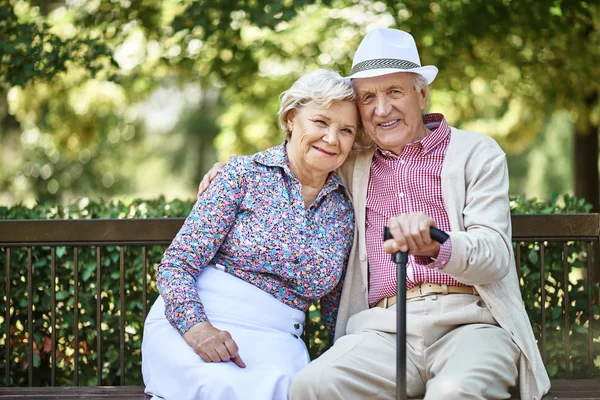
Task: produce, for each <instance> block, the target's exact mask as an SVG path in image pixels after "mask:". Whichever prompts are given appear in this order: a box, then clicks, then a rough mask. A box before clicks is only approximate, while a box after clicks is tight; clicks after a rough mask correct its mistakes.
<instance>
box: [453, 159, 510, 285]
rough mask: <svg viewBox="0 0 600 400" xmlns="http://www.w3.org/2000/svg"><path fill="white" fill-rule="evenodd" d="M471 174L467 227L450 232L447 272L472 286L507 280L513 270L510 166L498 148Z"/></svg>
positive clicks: (466, 209) (468, 184)
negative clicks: (460, 230) (450, 249)
mask: <svg viewBox="0 0 600 400" xmlns="http://www.w3.org/2000/svg"><path fill="white" fill-rule="evenodd" d="M469 172H470V176H469V174H467V182H466V184H467V187H466V196H465V205H464V207H463V211H462V215H463V224H464V227H465V231H462V232H450V238H451V240H452V254H451V256H450V260H449V262H448V264H447V265H446V267H445V268H444V273H447V274H449V275H451V276H453V277H455V278H456V279H457V280H459V281H460V282H463V283H466V284H469V285H485V284H489V283H492V282H496V281H499V280H501V279H503V278H504V277H505V276H506V275H507V274H508V273H509V271H510V268H511V254H512V243H511V232H510V205H509V199H508V167H507V165H506V157H505V155H504V153H503V152H502V151H501V150H500V149H499V148H498V151H497V152H495V155H494V156H493V157H491V158H490V159H488V160H486V161H485V162H484V163H480V167H479V168H475V169H474V170H473V171H469Z"/></svg>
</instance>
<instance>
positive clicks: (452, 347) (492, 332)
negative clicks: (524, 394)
mask: <svg viewBox="0 0 600 400" xmlns="http://www.w3.org/2000/svg"><path fill="white" fill-rule="evenodd" d="M406 309H407V335H406V336H407V345H406V348H407V357H408V360H407V363H406V364H407V367H406V368H407V377H406V380H407V388H406V390H407V394H408V396H409V397H418V396H423V395H425V399H427V400H432V399H433V400H435V399H444V400H448V399H457V400H458V399H461V400H464V399H486V400H487V399H507V398H510V395H509V393H508V391H509V388H510V387H512V386H514V385H515V384H516V381H517V375H518V371H517V362H518V359H519V354H520V351H519V348H518V347H517V345H516V344H515V343H514V342H513V341H512V340H511V338H510V336H509V335H508V334H507V333H506V332H505V331H504V330H503V329H502V328H500V327H499V326H498V324H497V323H496V321H495V320H494V318H493V317H492V315H491V314H490V312H489V311H488V309H487V308H486V306H485V304H484V303H483V301H482V300H481V298H480V297H479V296H474V295H468V294H449V295H445V296H427V297H423V298H416V299H411V300H409V301H408V303H407V307H406ZM395 315H396V307H395V306H392V307H390V308H389V309H383V308H378V307H376V308H372V309H370V310H365V311H363V312H360V313H358V314H356V315H354V316H352V318H350V320H349V321H348V327H347V328H348V329H347V335H345V336H343V337H341V338H340V339H339V340H337V341H336V342H335V344H334V345H333V346H332V347H331V348H330V349H329V350H328V351H326V352H325V353H324V354H322V355H321V356H320V357H319V358H317V359H316V360H315V361H313V362H312V363H310V364H309V365H308V366H307V367H305V368H304V369H303V370H301V371H300V372H299V373H298V374H297V375H296V376H295V377H294V379H293V381H292V386H291V388H290V394H289V399H290V400H309V399H323V400H330V399H331V400H333V399H344V400H353V399H394V398H395V390H396V382H395V381H396V361H395V357H396V317H395Z"/></svg>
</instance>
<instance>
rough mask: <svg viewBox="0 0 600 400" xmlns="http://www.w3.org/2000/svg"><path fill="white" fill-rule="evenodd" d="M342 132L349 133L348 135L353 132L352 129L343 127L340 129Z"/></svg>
mask: <svg viewBox="0 0 600 400" xmlns="http://www.w3.org/2000/svg"><path fill="white" fill-rule="evenodd" d="M342 132H345V133H349V134H350V135H354V132H352V129H348V128H344V129H342Z"/></svg>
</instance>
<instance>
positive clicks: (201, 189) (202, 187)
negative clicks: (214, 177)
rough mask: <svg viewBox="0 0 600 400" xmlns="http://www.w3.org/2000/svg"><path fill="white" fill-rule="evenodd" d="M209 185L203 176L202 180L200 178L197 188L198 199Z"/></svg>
mask: <svg viewBox="0 0 600 400" xmlns="http://www.w3.org/2000/svg"><path fill="white" fill-rule="evenodd" d="M209 184H210V180H209V178H207V177H206V175H205V176H204V178H202V181H201V182H200V185H199V186H198V197H200V196H201V195H202V193H204V192H205V191H206V189H208V185H209Z"/></svg>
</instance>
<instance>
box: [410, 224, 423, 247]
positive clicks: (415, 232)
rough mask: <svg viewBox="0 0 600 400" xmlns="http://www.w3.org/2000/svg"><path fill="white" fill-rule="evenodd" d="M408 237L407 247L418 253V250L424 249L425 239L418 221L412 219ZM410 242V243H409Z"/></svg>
mask: <svg viewBox="0 0 600 400" xmlns="http://www.w3.org/2000/svg"><path fill="white" fill-rule="evenodd" d="M408 229H410V235H409V239H408V247H409V248H410V249H411V250H412V251H413V252H415V251H418V250H419V249H421V248H423V247H425V239H424V237H423V232H422V231H421V224H420V220H419V219H413V220H412V221H410V226H409V228H408ZM411 242H412V243H411Z"/></svg>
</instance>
